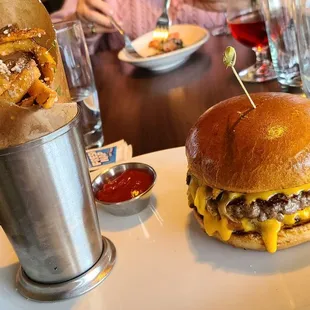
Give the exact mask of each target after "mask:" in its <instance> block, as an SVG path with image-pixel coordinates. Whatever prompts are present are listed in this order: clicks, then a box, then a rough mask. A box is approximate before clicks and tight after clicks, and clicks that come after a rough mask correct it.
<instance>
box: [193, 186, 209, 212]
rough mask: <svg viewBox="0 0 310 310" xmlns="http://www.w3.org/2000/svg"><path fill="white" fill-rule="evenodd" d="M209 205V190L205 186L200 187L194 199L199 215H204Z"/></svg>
mask: <svg viewBox="0 0 310 310" xmlns="http://www.w3.org/2000/svg"><path fill="white" fill-rule="evenodd" d="M206 203H207V188H206V187H205V186H199V187H198V188H197V191H196V195H195V198H194V205H195V207H196V208H197V211H198V213H199V214H201V215H204V213H205V209H206Z"/></svg>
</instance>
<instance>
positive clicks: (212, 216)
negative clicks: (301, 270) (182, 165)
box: [186, 93, 310, 253]
mask: <svg viewBox="0 0 310 310" xmlns="http://www.w3.org/2000/svg"><path fill="white" fill-rule="evenodd" d="M251 97H252V99H253V101H254V102H255V104H256V107H257V108H256V109H253V108H252V107H251V105H250V103H249V100H248V98H247V97H246V96H239V97H234V98H230V99H228V100H225V101H223V102H220V103H219V104H217V105H215V106H214V107H212V108H211V109H209V110H207V111H206V112H205V113H204V114H203V115H202V116H201V117H200V118H199V119H198V121H197V123H196V124H195V125H194V126H193V127H192V129H191V130H190V133H189V135H188V138H187V141H186V155H187V159H188V174H187V184H188V200H189V205H190V206H191V207H192V208H193V211H194V214H195V217H196V219H197V220H198V222H199V223H200V225H201V226H202V227H203V229H204V230H205V232H206V233H207V234H208V235H209V236H212V237H215V238H217V239H219V240H220V241H222V242H225V243H227V244H230V245H233V246H235V247H239V248H244V249H251V250H267V251H268V252H270V253H274V252H276V250H277V249H285V248H289V247H292V246H295V245H298V244H301V243H304V242H306V241H309V240H310V101H309V100H308V99H305V98H302V97H300V96H296V95H290V94H283V93H259V94H253V95H251Z"/></svg>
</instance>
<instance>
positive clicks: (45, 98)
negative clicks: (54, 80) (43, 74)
mask: <svg viewBox="0 0 310 310" xmlns="http://www.w3.org/2000/svg"><path fill="white" fill-rule="evenodd" d="M28 93H29V95H30V96H32V97H35V100H36V102H37V103H38V104H39V105H40V106H42V107H43V108H44V109H50V108H51V107H52V106H53V105H54V103H55V102H56V101H57V93H56V92H55V91H54V90H52V89H50V88H49V87H48V86H47V85H46V84H45V83H43V82H41V81H40V80H37V81H35V82H34V83H33V84H32V86H31V87H30V89H29V91H28Z"/></svg>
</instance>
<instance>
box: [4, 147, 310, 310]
mask: <svg viewBox="0 0 310 310" xmlns="http://www.w3.org/2000/svg"><path fill="white" fill-rule="evenodd" d="M184 153H185V151H184V148H176V149H171V150H166V151H162V152H157V153H152V154H147V155H144V156H140V157H137V158H134V160H135V161H141V162H144V163H148V164H150V165H151V166H153V167H154V168H155V170H156V172H157V175H158V179H157V184H156V185H155V187H154V198H153V205H152V206H150V207H149V208H147V209H145V210H144V211H143V212H142V213H140V214H139V215H134V216H131V217H128V218H121V217H115V216H113V215H110V214H108V213H106V212H104V211H103V210H102V209H99V210H98V211H99V220H100V224H101V228H102V233H103V234H104V235H106V236H107V237H108V238H110V239H111V240H112V241H113V242H114V243H115V245H116V248H117V255H118V258H117V262H116V265H115V268H114V269H113V270H112V273H111V275H110V276H109V277H108V278H107V279H106V281H104V282H103V283H102V284H101V285H99V286H98V287H97V288H95V289H94V290H92V291H91V292H89V293H88V294H86V295H84V296H82V297H80V298H75V299H72V300H69V301H64V302H58V303H50V304H41V303H36V302H31V301H28V300H26V299H24V298H22V297H21V296H20V295H19V294H18V293H17V292H16V291H15V289H14V277H15V273H16V269H17V264H16V262H17V260H16V256H15V254H14V252H13V249H12V248H11V246H10V244H9V242H8V240H7V238H6V237H5V235H4V233H3V232H2V231H0V248H1V251H0V309H1V310H2V309H3V310H13V309H14V310H17V309H18V310H20V309H23V310H42V309H44V310H82V309H83V310H120V309H122V310H206V309H210V310H217V309H225V310H226V309H229V310H240V309H241V310H243V309H246V310H261V309H264V310H269V309H270V310H278V309H279V310H280V309H281V310H287V309H294V310H309V309H310V295H309V278H310V259H309V253H310V243H307V244H303V245H300V246H297V247H295V248H291V249H288V250H284V251H279V252H277V253H275V254H273V255H271V254H268V253H265V252H262V253H261V252H254V251H244V250H242V249H235V248H233V247H230V246H228V245H224V244H222V243H220V242H218V241H216V240H214V239H211V238H209V237H208V236H206V235H205V233H204V232H203V231H202V230H201V229H200V228H199V227H198V224H197V223H196V222H195V221H194V220H193V217H192V213H191V210H190V209H189V207H188V206H187V197H186V185H185V176H186V167H187V163H186V158H185V155H184ZM94 174H96V173H94ZM94 174H93V175H94ZM42 208H44V206H42Z"/></svg>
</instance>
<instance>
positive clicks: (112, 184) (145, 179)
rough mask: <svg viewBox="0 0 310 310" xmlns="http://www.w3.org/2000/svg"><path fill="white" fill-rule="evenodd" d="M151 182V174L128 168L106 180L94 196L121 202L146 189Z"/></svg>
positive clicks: (108, 200)
mask: <svg viewBox="0 0 310 310" xmlns="http://www.w3.org/2000/svg"><path fill="white" fill-rule="evenodd" d="M152 183H153V178H152V176H151V175H150V174H149V173H147V172H146V171H144V170H140V169H128V170H126V171H125V172H122V173H121V174H119V175H117V176H116V177H115V178H113V179H111V180H109V181H107V182H106V183H105V184H104V185H103V187H102V189H101V190H99V191H98V193H97V195H96V198H97V199H98V200H100V201H103V202H122V201H126V200H129V199H132V198H134V197H136V196H138V195H140V194H142V193H143V192H145V191H146V190H148V189H149V187H150V186H151V185H152Z"/></svg>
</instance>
